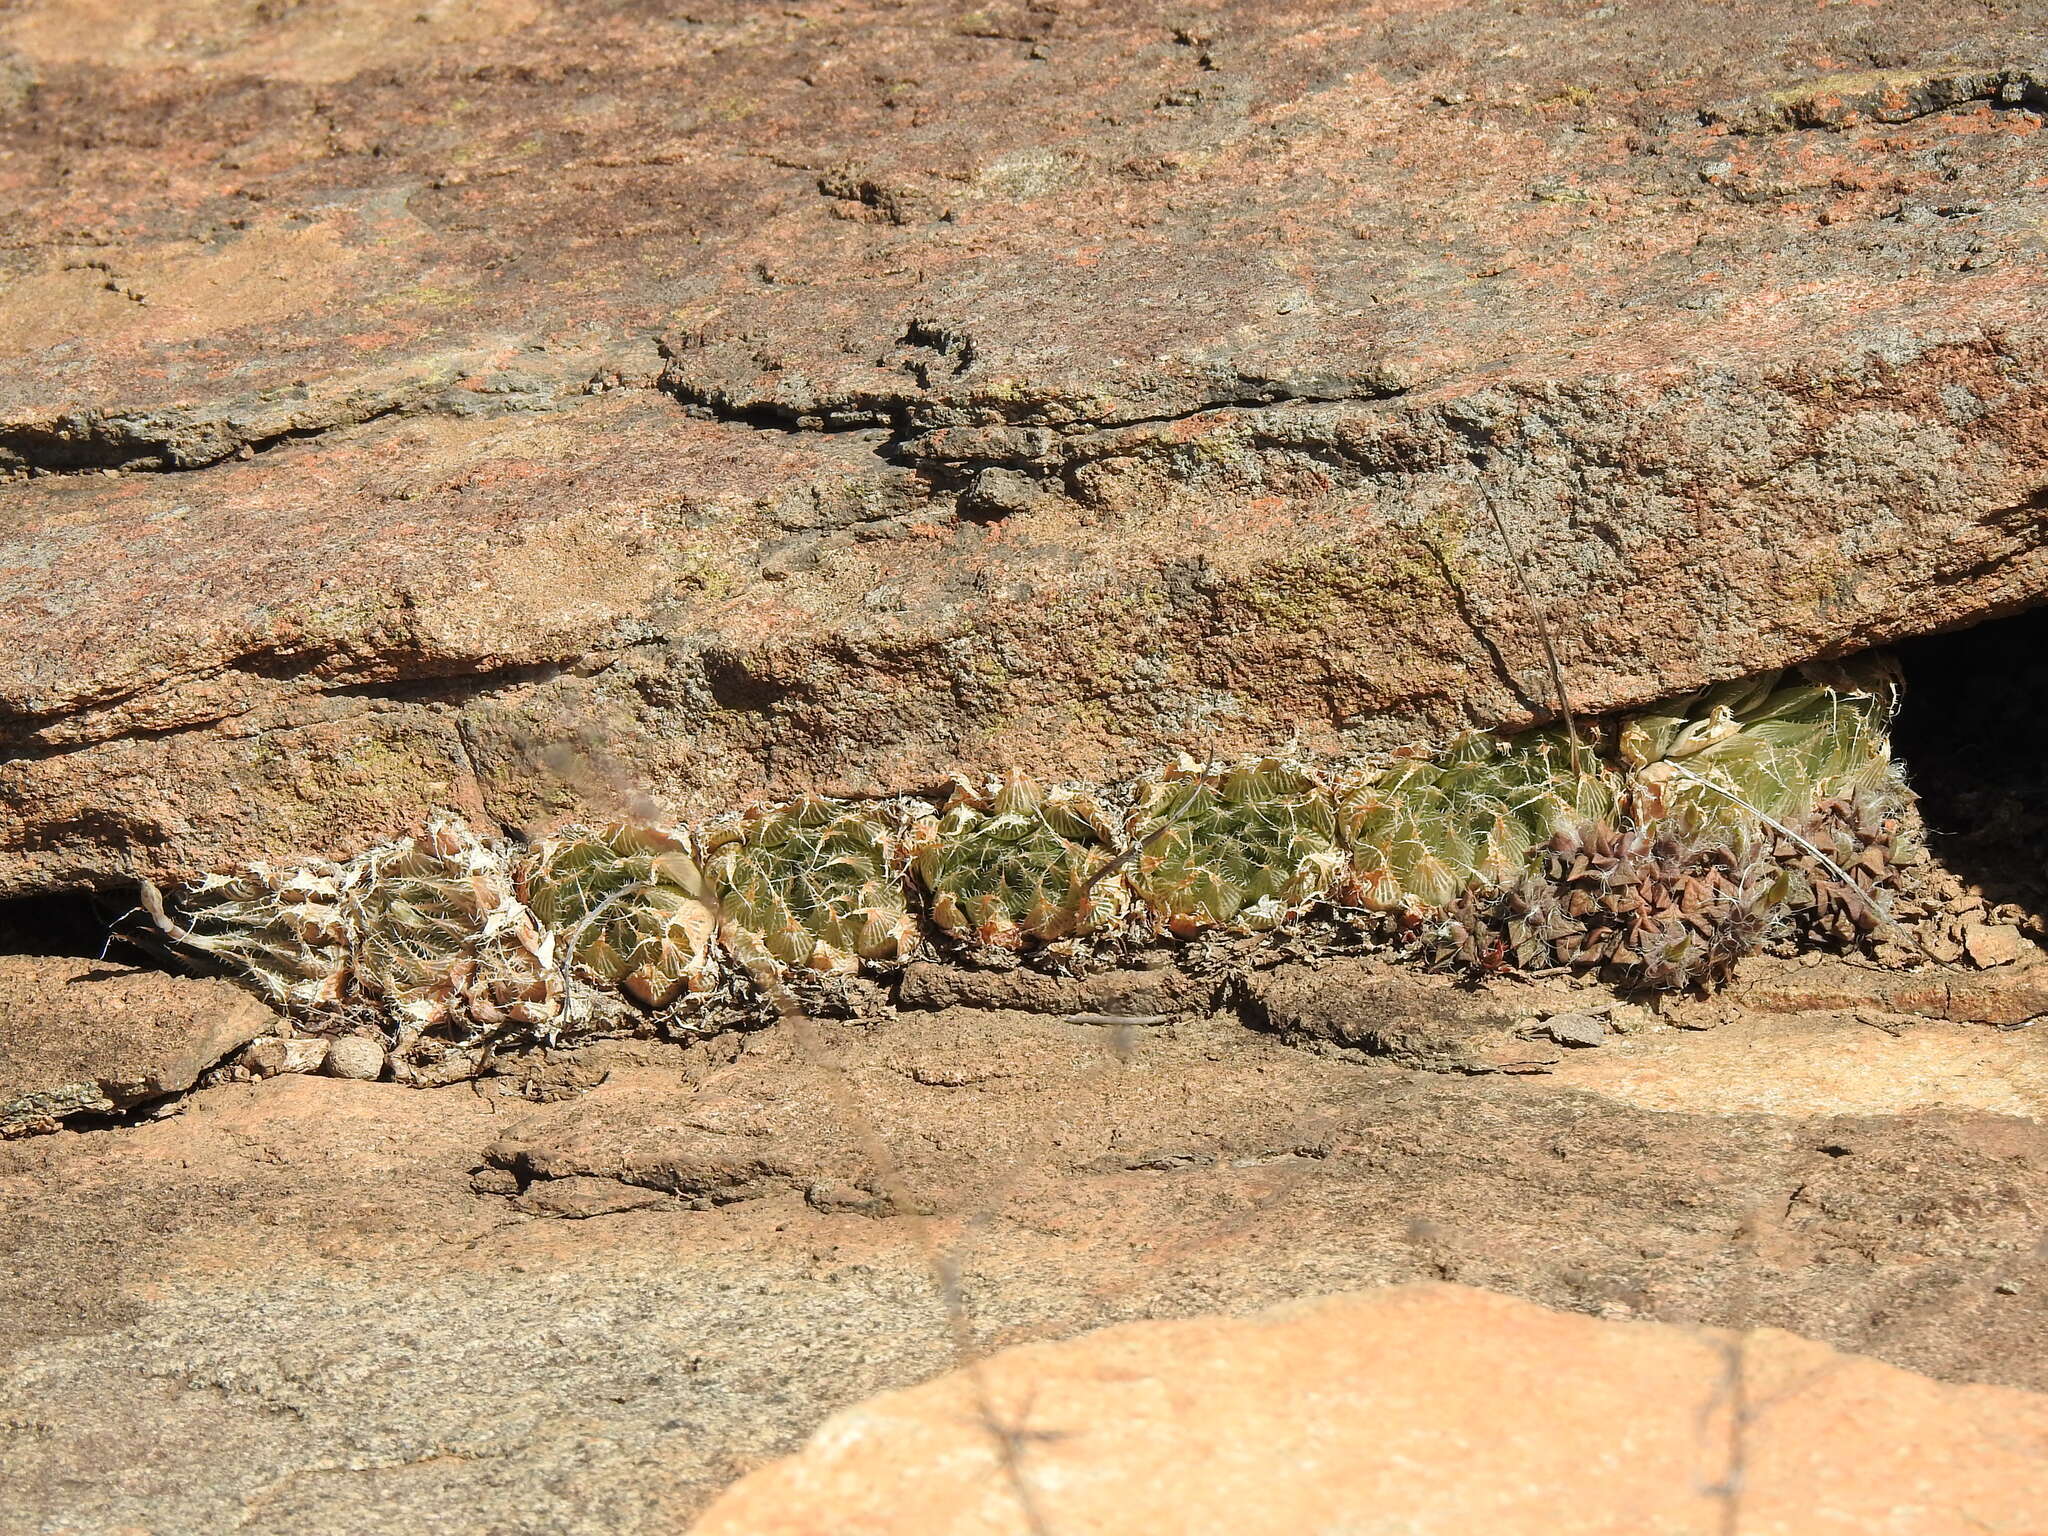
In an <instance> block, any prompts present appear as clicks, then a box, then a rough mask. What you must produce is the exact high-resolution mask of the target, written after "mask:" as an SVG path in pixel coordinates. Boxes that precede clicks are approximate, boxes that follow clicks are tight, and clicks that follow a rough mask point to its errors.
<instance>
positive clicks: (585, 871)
mask: <svg viewBox="0 0 2048 1536" xmlns="http://www.w3.org/2000/svg"><path fill="white" fill-rule="evenodd" d="M520 886H521V888H522V890H523V891H524V893H525V897H526V903H527V906H528V907H529V908H530V909H531V911H532V914H533V916H534V918H535V919H536V920H537V921H538V922H539V923H540V925H541V926H542V927H543V928H544V929H545V930H546V931H547V932H548V933H549V934H550V935H551V936H553V938H554V940H555V942H556V943H557V944H558V945H559V946H560V949H559V953H560V960H561V962H562V963H564V964H565V965H566V966H572V967H574V968H575V969H577V970H580V971H581V972H583V973H585V974H587V975H588V976H590V977H592V978H594V979H595V980H596V981H598V982H600V983H602V984H603V985H605V986H608V987H616V988H617V989H618V990H619V991H621V992H623V993H625V994H626V996H628V997H630V998H631V999H632V1000H633V1001H634V1002H636V1003H638V1004H639V1005H640V1006H641V1007H643V1008H648V1009H663V1008H669V1007H671V1006H673V1005H675V1004H676V1003H678V1002H679V1001H681V1000H682V999H684V998H685V997H686V996H688V995H689V994H693V993H705V992H709V991H711V990H712V989H713V988H714V987H716V986H717V985H718V983H719V980H720V977H721V970H720V964H719V959H718V955H717V950H716V946H715V943H714V939H715V936H716V934H717V930H718V917H717V911H716V908H715V906H714V904H713V902H712V900H711V897H710V893H709V889H708V887H707V884H706V882H705V880H704V877H703V874H702V872H701V871H700V870H699V868H698V865H697V860H696V858H695V857H694V855H693V854H692V853H691V851H690V846H689V843H688V842H687V841H686V838H685V835H684V834H680V833H676V832H672V831H667V830H664V829H661V828H657V827H649V826H609V827H595V828H592V827H572V828H568V829H565V830H564V831H562V832H560V833H558V834H556V835H555V836H554V837H551V838H548V839H547V840H546V841H544V842H541V843H538V844H536V845H535V846H534V848H533V849H532V851H531V852H530V853H529V855H528V856H527V858H526V860H525V861H524V863H523V865H522V867H521V870H520Z"/></svg>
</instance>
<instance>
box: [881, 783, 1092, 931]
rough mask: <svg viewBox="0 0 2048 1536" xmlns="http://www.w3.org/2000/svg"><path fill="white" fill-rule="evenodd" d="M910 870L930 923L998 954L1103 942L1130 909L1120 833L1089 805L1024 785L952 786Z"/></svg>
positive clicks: (1081, 798) (1082, 797) (1083, 797)
mask: <svg viewBox="0 0 2048 1536" xmlns="http://www.w3.org/2000/svg"><path fill="white" fill-rule="evenodd" d="M913 868H914V869H915V870H916V873H917V878H918V882H919V883H920V884H921V885H922V886H923V887H924V890H925V892H926V894H927V895H928V896H929V898H930V901H931V916H932V922H933V923H934V924H935V925H936V926H938V927H939V928H940V929H942V930H943V931H944V932H946V933H949V934H951V935H952V936H953V937H954V938H956V939H960V940H963V941H965V942H967V943H971V944H983V945H988V946H990V947H992V948H996V949H1007V950H1018V949H1022V948H1023V947H1024V946H1025V944H1026V943H1027V942H1030V941H1034V940H1035V941H1037V942H1040V943H1051V942H1055V941H1057V940H1061V939H1069V938H1074V937H1076V936H1079V935H1085V934H1093V933H1099V932H1101V931H1103V930H1104V929H1106V928H1108V927H1110V926H1111V925H1112V924H1114V923H1116V922H1117V921H1118V919H1120V918H1121V917H1122V916H1123V915H1124V913H1125V912H1126V911H1127V910H1128V909H1129V905H1130V888H1129V887H1128V886H1127V885H1126V884H1125V883H1124V879H1123V875H1122V872H1121V869H1120V867H1119V866H1118V850H1117V847H1116V829H1115V823H1114V822H1113V821H1112V820H1111V818H1110V816H1109V814H1108V813H1107V812H1106V811H1105V810H1104V809H1103V808H1102V806H1101V804H1100V803H1099V802H1098V801H1097V800H1096V799H1095V798H1094V797H1093V796H1091V795H1087V794H1083V793H1081V792H1079V791H1075V790H1069V789H1057V788H1056V789H1051V790H1040V789H1039V788H1037V786H1035V785H1033V784H1031V783H1030V782H1029V781H1028V780H1025V779H1021V778H998V779H991V780H989V781H987V782H986V783H982V784H972V783H969V782H967V781H966V780H964V779H963V780H955V781H954V785H953V793H952V795H951V796H950V797H949V798H948V799H947V801H946V804H945V806H944V807H943V809H942V810H941V811H940V813H939V817H938V820H937V822H936V823H935V824H933V825H931V826H929V827H927V828H925V829H924V830H923V831H922V833H921V835H920V836H919V838H918V842H917V847H916V851H915V855H914V858H913Z"/></svg>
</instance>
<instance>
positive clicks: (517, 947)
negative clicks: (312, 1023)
mask: <svg viewBox="0 0 2048 1536" xmlns="http://www.w3.org/2000/svg"><path fill="white" fill-rule="evenodd" d="M342 909H343V911H344V913H345V915H346V918H347V922H348V929H349V935H350V939H351V944H352V948H353V961H352V964H351V980H352V982H353V985H354V988H355V990H356V991H358V992H359V993H361V994H363V995H365V996H367V997H370V998H375V999H379V1000H381V1001H382V1002H383V1003H384V1005H385V1006H386V1008H387V1009H388V1010H389V1011H390V1012H391V1013H393V1014H395V1015H396V1016H397V1017H398V1019H399V1020H400V1021H401V1034H405V1033H417V1032H418V1031H420V1030H423V1029H429V1028H434V1027H437V1026H439V1027H444V1028H449V1029H450V1030H451V1031H452V1032H453V1033H455V1034H457V1035H463V1034H477V1033H483V1032H485V1031H487V1030H490V1029H494V1028H497V1027H499V1026H503V1025H507V1024H520V1025H547V1024H551V1023H553V1022H554V1021H555V1020H557V1019H558V1018H559V1016H560V1014H561V1008H562V986H561V980H560V978H559V976H558V975H557V974H556V970H555V964H554V955H555V935H554V933H553V931H551V930H550V929H549V927H548V926H547V925H546V924H544V923H542V922H540V921H538V920H536V918H535V916H534V914H533V913H532V912H531V911H529V910H528V908H527V906H526V904H525V903H524V902H522V901H521V900H520V899H519V895H518V892H517V890H516V889H515V888H514V883H513V873H512V860H511V849H510V847H509V846H508V845H507V844H505V843H502V842H499V841H496V840H494V839H487V838H482V837H479V836H477V835H476V834H475V833H474V832H472V831H470V830H469V829H468V828H467V827H465V826H463V825H462V824H460V823H459V822H455V821H435V822H432V823H430V824H429V825H428V827H427V829H426V831H425V832H423V833H422V834H420V835H419V836H417V837H402V838H399V839H398V840H397V841H396V842H392V843H385V844H382V845H380V846H378V847H376V848H372V849H371V850H369V851H368V852H367V853H364V854H361V855H359V856H358V857H357V858H355V859H353V860H351V861H350V863H349V864H348V866H347V870H346V874H345V879H344V884H343V896H342Z"/></svg>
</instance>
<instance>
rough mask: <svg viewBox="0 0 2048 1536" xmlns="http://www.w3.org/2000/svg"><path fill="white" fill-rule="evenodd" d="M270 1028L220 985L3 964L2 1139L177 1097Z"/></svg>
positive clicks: (107, 968)
mask: <svg viewBox="0 0 2048 1536" xmlns="http://www.w3.org/2000/svg"><path fill="white" fill-rule="evenodd" d="M275 1022H276V1020H275V1017H274V1016H273V1015H272V1014H271V1012H270V1010H269V1009H268V1008H265V1007H264V1006H263V1005H262V1004H261V1003H259V1002H257V1001H256V999H254V998H253V997H251V996H249V994H248V993H247V992H245V991H243V990H242V989H241V988H240V987H237V986H232V985H230V984H229V983H227V982H225V981H201V980H196V979H190V978H186V977H179V976H165V975H162V974H160V973H158V972H156V971H137V970H130V969H129V968H128V967H126V966H120V965H103V964H100V963H98V962H96V961H91V960H63V959H40V958H36V957H32V956H26V955H0V1137H7V1136H16V1135H24V1134H27V1133H29V1132H33V1131H44V1130H51V1129H54V1128H55V1127H56V1126H57V1125H58V1124H59V1123H61V1122H62V1121H63V1120H65V1119H67V1118H68V1117H70V1116H72V1115H78V1114H106V1113H109V1112H112V1111H114V1110H121V1109H128V1108H130V1107H132V1106H134V1105H137V1104H146V1103H147V1102H149V1101H150V1100H151V1099H156V1098H162V1097H163V1096H164V1095H165V1094H171V1093H180V1092H183V1091H184V1090H185V1089H187V1088H190V1087H191V1086H192V1085H193V1084H194V1083H195V1082H197V1081H198V1080H199V1074H200V1073H202V1072H204V1071H205V1070H206V1069H207V1068H208V1067H210V1066H212V1065H213V1064H214V1063H215V1062H217V1061H219V1060H220V1059H221V1058H222V1057H223V1056H226V1055H227V1054H228V1053H229V1052H231V1051H233V1050H235V1049H237V1048H238V1047H240V1046H243V1045H246V1044H247V1043H248V1042H249V1041H251V1040H253V1039H254V1038H255V1037H256V1036H258V1035H260V1034H262V1033H263V1031H264V1030H265V1029H266V1028H268V1027H269V1026H271V1025H272V1024H274V1023H275Z"/></svg>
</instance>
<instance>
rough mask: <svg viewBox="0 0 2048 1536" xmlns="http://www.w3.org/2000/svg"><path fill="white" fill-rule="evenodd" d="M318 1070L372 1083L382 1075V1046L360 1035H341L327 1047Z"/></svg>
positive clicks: (329, 1074)
mask: <svg viewBox="0 0 2048 1536" xmlns="http://www.w3.org/2000/svg"><path fill="white" fill-rule="evenodd" d="M320 1070H321V1071H323V1072H325V1073H326V1074H327V1075H328V1076H329V1077H345V1078H348V1079H349V1080H350V1081H352V1082H358V1083H374V1082H375V1081H376V1080H377V1079H378V1078H380V1077H382V1076H383V1075H384V1047H383V1046H381V1045H379V1044H378V1043H377V1042H376V1041H374V1040H367V1039H365V1038H364V1037H363V1036H361V1035H343V1036H342V1037H341V1038H340V1039H339V1040H336V1041H334V1042H333V1043H332V1044H330V1045H329V1046H328V1047H327V1060H326V1061H325V1062H323V1063H322V1064H321V1068H320Z"/></svg>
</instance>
